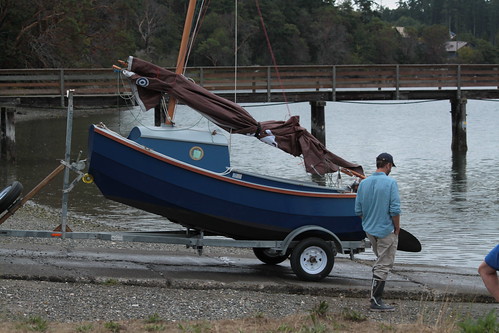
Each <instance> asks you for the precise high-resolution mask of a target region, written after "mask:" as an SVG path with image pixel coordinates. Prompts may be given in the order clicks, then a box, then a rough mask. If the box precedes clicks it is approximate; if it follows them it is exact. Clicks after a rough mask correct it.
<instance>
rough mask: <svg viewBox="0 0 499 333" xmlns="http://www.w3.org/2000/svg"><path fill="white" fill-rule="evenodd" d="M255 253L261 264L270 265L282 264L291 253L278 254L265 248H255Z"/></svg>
mask: <svg viewBox="0 0 499 333" xmlns="http://www.w3.org/2000/svg"><path fill="white" fill-rule="evenodd" d="M253 253H254V254H255V256H256V257H257V258H258V259H259V260H260V261H261V262H263V263H265V264H269V265H277V264H280V263H281V262H283V261H285V260H286V259H288V257H289V253H286V254H279V253H278V252H276V251H274V250H272V249H268V248H263V247H254V248H253Z"/></svg>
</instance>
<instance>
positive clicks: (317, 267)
mask: <svg viewBox="0 0 499 333" xmlns="http://www.w3.org/2000/svg"><path fill="white" fill-rule="evenodd" d="M333 247H334V245H332V243H329V242H326V241H325V240H323V239H322V238H316V237H311V238H305V239H304V240H302V241H300V242H299V243H298V245H296V247H295V248H294V249H293V252H292V253H291V268H292V269H293V272H294V273H295V274H296V276H298V278H299V279H301V280H304V281H315V282H317V281H321V280H322V279H324V278H325V277H326V276H328V275H329V273H330V272H331V270H332V269H333V266H334V253H335V251H334V248H333Z"/></svg>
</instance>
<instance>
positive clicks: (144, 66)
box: [123, 57, 364, 175]
mask: <svg viewBox="0 0 499 333" xmlns="http://www.w3.org/2000/svg"><path fill="white" fill-rule="evenodd" d="M123 74H124V75H125V76H127V77H128V78H129V80H130V85H131V88H132V91H133V93H134V95H135V98H136V100H137V102H138V104H139V106H140V107H141V109H142V110H144V111H147V110H150V109H152V108H154V107H155V106H156V105H158V104H159V102H160V100H161V96H162V93H167V94H169V95H170V96H172V97H174V98H175V99H177V100H179V101H181V102H182V103H185V104H186V105H188V106H190V107H191V108H193V109H195V110H196V111H198V112H199V113H201V114H202V115H203V116H204V117H206V118H208V119H209V120H210V121H212V122H213V123H215V124H216V125H218V126H220V127H221V128H223V129H224V130H226V131H228V132H231V133H237V134H246V135H254V136H255V137H256V138H258V139H260V140H262V141H263V142H265V143H268V144H270V145H273V146H275V147H278V148H280V149H282V150H284V151H285V152H287V153H289V154H291V155H293V156H300V155H302V156H303V159H304V164H305V169H306V171H307V172H309V173H311V174H319V175H324V174H326V173H331V172H336V171H338V170H339V167H342V168H347V169H350V170H353V171H354V172H356V173H359V174H362V175H363V174H364V171H363V169H362V166H360V165H358V164H354V163H351V162H348V161H346V160H344V159H343V158H341V157H339V156H337V155H335V154H333V153H332V152H330V151H328V150H327V149H326V147H325V146H324V145H323V144H322V143H321V142H320V141H319V140H317V138H315V137H314V136H313V135H312V134H310V133H309V132H308V131H307V130H306V129H305V128H304V127H301V126H300V124H299V117H298V116H293V117H290V118H289V119H288V120H287V121H263V122H258V121H256V120H255V119H254V118H253V117H252V116H251V115H250V114H249V113H248V112H247V111H246V110H245V109H244V108H242V107H241V106H239V105H238V104H236V103H234V102H231V101H229V100H227V99H225V98H222V97H220V96H217V95H215V94H213V93H211V92H209V91H208V90H206V89H204V88H203V87H201V86H199V85H197V84H196V83H194V82H192V81H190V80H188V79H187V78H185V77H184V76H182V75H179V74H175V73H174V72H171V71H169V70H167V69H165V68H162V67H159V66H156V65H154V64H151V63H149V62H147V61H144V60H141V59H139V58H135V57H129V58H128V68H127V70H123Z"/></svg>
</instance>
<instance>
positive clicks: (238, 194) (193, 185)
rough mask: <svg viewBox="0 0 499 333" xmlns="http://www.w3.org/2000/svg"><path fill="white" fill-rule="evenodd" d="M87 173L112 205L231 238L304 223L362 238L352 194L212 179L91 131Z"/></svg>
mask: <svg viewBox="0 0 499 333" xmlns="http://www.w3.org/2000/svg"><path fill="white" fill-rule="evenodd" d="M89 173H90V174H91V175H92V176H93V177H94V181H95V183H96V185H97V186H98V188H99V189H100V191H101V192H102V194H103V195H104V196H105V197H106V198H108V199H111V200H114V201H118V202H121V203H124V204H126V205H130V206H133V207H136V208H139V209H142V210H145V211H148V212H151V213H155V214H158V215H161V216H165V217H167V218H168V219H169V220H170V221H171V222H174V223H178V224H181V225H183V226H185V227H189V228H194V229H197V230H203V231H205V232H206V233H208V234H215V235H222V236H227V237H230V238H234V239H259V240H280V239H284V238H285V237H286V235H287V234H289V232H291V231H292V230H294V229H297V228H299V227H301V226H304V225H316V226H321V227H324V228H326V229H328V230H330V231H331V232H333V233H335V234H336V235H337V236H338V238H340V239H341V240H362V239H364V238H365V233H364V232H363V230H362V226H361V220H360V218H358V217H357V216H355V214H354V203H355V194H353V193H338V192H335V191H334V190H332V189H328V188H326V187H321V186H315V185H311V184H308V183H300V182H293V181H285V180H283V179H278V178H273V177H264V176H258V175H254V174H246V173H241V172H237V171H229V172H227V173H224V174H222V173H216V172H212V171H209V170H206V169H202V168H198V167H196V166H193V165H190V164H188V163H184V162H181V161H179V160H176V159H173V158H170V157H168V156H166V155H163V154H160V153H157V152H155V151H152V150H151V149H148V148H145V147H143V146H141V145H139V144H137V143H135V142H133V141H131V140H128V139H125V138H123V137H121V136H119V135H118V134H116V133H114V132H112V131H109V130H107V129H102V128H99V127H96V126H91V127H90V131H89Z"/></svg>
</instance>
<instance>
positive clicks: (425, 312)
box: [0, 202, 496, 324]
mask: <svg viewBox="0 0 499 333" xmlns="http://www.w3.org/2000/svg"><path fill="white" fill-rule="evenodd" d="M58 221H59V216H58V214H57V212H55V211H51V210H49V209H45V208H43V207H40V206H37V205H35V204H33V203H31V202H28V203H27V205H25V206H24V207H22V208H21V209H19V210H18V211H17V212H16V214H15V215H14V216H12V217H11V218H9V219H8V220H7V221H6V222H5V223H4V224H3V225H2V229H26V230H29V229H31V230H52V229H53V228H54V227H55V226H56V225H58V223H59V222H58ZM69 225H71V226H73V228H74V229H76V230H77V231H96V230H98V231H112V230H109V228H108V227H106V226H103V225H99V223H97V222H95V221H90V220H81V219H74V218H71V217H70V218H69ZM0 242H1V243H0V244H5V245H7V244H8V243H9V242H29V243H41V244H44V243H47V244H51V245H55V246H60V247H62V248H65V249H67V250H71V248H74V247H90V248H96V247H103V248H117V249H130V248H134V249H143V250H148V249H150V250H161V249H164V250H165V251H187V252H188V253H191V254H192V255H193V253H192V250H186V249H185V248H183V247H181V246H175V245H165V244H150V243H120V242H110V241H99V240H74V239H65V240H61V239H44V238H13V237H3V238H0ZM206 250H207V252H206V255H211V256H216V255H241V256H246V255H252V254H251V253H250V251H249V250H244V249H243V250H241V249H232V248H228V249H224V248H207V249H206ZM189 251H191V252H189ZM0 274H1V272H0ZM200 274H202V271H200ZM0 283H1V284H0V311H1V312H0V316H1V318H2V319H3V320H4V321H15V320H19V319H20V318H28V317H33V316H40V317H42V318H45V319H46V320H49V321H58V322H73V323H74V322H84V321H99V320H100V321H122V320H130V319H146V318H148V317H150V316H152V315H157V316H159V317H160V318H162V319H163V320H167V321H182V320H221V319H240V318H254V317H259V316H264V317H268V318H281V317H285V316H289V315H294V314H303V313H308V312H310V311H311V310H312V309H314V308H316V307H317V306H318V305H319V304H320V303H321V302H326V303H327V304H328V305H329V311H330V312H332V313H340V312H342V311H345V309H347V310H351V311H354V312H355V313H358V314H360V315H362V316H364V317H365V318H366V319H367V320H371V321H381V322H386V323H391V324H403V323H415V322H418V321H421V320H423V319H424V321H425V322H437V321H439V320H442V318H452V316H454V317H455V316H468V315H469V316H472V317H475V318H477V317H482V316H484V315H485V314H487V313H488V312H489V311H490V310H492V309H495V307H496V305H495V304H486V303H455V302H441V301H435V300H432V299H422V300H414V299H413V300H389V302H391V303H394V304H395V305H396V306H397V310H396V311H395V312H392V313H374V312H370V311H369V310H368V300H367V297H366V298H349V297H343V296H342V297H338V296H335V297H327V296H314V295H302V294H301V295H298V294H293V293H282V292H279V293H271V292H270V293H269V292H258V291H249V290H237V289H223V290H220V289H207V288H206V285H204V286H199V287H196V286H192V288H190V289H176V288H172V287H157V286H153V287H147V286H136V285H126V284H122V283H119V282H115V281H114V282H113V281H111V282H110V283H60V282H49V281H36V280H9V279H3V280H1V281H0ZM367 293H368V291H367V290H366V296H367Z"/></svg>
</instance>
